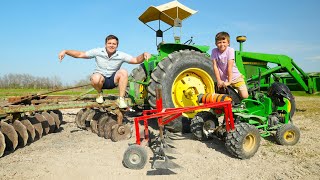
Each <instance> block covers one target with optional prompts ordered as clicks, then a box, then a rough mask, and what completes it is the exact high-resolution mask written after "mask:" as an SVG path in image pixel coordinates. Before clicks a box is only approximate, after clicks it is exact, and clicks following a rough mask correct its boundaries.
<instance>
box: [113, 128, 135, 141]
mask: <svg viewBox="0 0 320 180" xmlns="http://www.w3.org/2000/svg"><path fill="white" fill-rule="evenodd" d="M131 136H132V131H131V127H130V125H128V124H125V125H119V124H116V125H114V126H113V127H112V130H111V140H112V141H114V142H117V141H121V140H126V139H130V137H131Z"/></svg>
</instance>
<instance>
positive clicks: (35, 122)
mask: <svg viewBox="0 0 320 180" xmlns="http://www.w3.org/2000/svg"><path fill="white" fill-rule="evenodd" d="M28 120H29V121H30V123H31V124H32V125H33V127H34V130H35V139H40V138H42V134H43V128H42V125H41V122H40V121H39V120H38V119H37V118H36V117H34V116H29V117H28Z"/></svg>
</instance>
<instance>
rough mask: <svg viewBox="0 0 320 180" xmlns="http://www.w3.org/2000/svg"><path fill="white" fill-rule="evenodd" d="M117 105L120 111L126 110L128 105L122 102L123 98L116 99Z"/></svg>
mask: <svg viewBox="0 0 320 180" xmlns="http://www.w3.org/2000/svg"><path fill="white" fill-rule="evenodd" d="M117 104H118V106H119V108H120V109H124V108H127V107H128V105H127V103H126V102H125V101H124V98H123V97H119V98H118V99H117Z"/></svg>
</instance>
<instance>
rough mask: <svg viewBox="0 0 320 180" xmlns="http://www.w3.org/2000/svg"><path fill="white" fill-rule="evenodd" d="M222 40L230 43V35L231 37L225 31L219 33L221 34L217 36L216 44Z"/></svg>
mask: <svg viewBox="0 0 320 180" xmlns="http://www.w3.org/2000/svg"><path fill="white" fill-rule="evenodd" d="M221 40H227V41H228V42H230V35H229V33H227V32H224V31H222V32H219V33H218V34H217V35H216V43H217V42H218V41H221Z"/></svg>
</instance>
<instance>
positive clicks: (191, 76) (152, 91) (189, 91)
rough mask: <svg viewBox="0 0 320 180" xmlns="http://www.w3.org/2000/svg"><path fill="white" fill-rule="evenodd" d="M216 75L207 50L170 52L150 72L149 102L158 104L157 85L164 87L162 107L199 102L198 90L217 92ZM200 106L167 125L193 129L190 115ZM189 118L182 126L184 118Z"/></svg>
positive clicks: (169, 128) (182, 105) (178, 129)
mask: <svg viewBox="0 0 320 180" xmlns="http://www.w3.org/2000/svg"><path fill="white" fill-rule="evenodd" d="M214 78H215V76H214V73H213V68H212V61H211V60H210V58H209V57H208V56H206V55H205V54H204V53H201V52H198V51H190V50H181V51H179V52H174V53H172V54H169V55H168V57H166V58H164V59H163V60H162V61H160V62H159V63H158V65H157V68H155V69H154V70H153V72H152V74H151V80H150V84H149V86H148V102H149V104H150V106H151V107H153V108H156V88H157V87H161V88H162V103H163V108H172V107H176V108H179V107H188V106H197V105H199V103H198V102H197V96H198V95H199V94H206V93H214V81H215V79H214ZM200 111H203V109H202V110H197V111H192V112H186V113H183V117H180V118H177V119H176V120H174V121H172V122H171V123H169V124H168V125H167V126H166V127H167V129H168V130H171V131H173V132H178V131H182V132H187V131H190V129H189V126H190V123H189V122H190V121H189V119H190V118H193V117H194V116H195V115H196V114H197V112H200ZM184 120H187V121H186V122H187V123H186V125H184V126H183V121H184Z"/></svg>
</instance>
